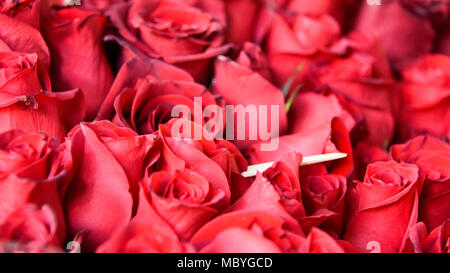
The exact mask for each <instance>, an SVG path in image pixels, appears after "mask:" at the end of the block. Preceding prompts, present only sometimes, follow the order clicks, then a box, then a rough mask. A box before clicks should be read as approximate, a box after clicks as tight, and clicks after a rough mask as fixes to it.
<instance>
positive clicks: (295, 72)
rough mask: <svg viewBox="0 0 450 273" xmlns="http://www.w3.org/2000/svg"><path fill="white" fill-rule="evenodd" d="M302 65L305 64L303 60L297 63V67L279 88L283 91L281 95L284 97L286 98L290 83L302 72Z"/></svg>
mask: <svg viewBox="0 0 450 273" xmlns="http://www.w3.org/2000/svg"><path fill="white" fill-rule="evenodd" d="M304 65H305V63H304V62H303V63H301V64H299V65H298V66H297V68H296V69H295V71H294V73H293V74H292V75H291V76H290V77H289V79H288V80H287V81H286V83H285V84H284V86H283V88H282V89H281V90H282V91H283V96H284V97H285V98H287V95H288V93H289V90H291V86H292V84H294V81H295V79H296V78H297V77H298V75H300V73H301V72H302V70H303V67H304Z"/></svg>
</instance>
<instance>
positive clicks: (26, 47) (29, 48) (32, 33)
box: [0, 14, 50, 68]
mask: <svg viewBox="0 0 450 273" xmlns="http://www.w3.org/2000/svg"><path fill="white" fill-rule="evenodd" d="M21 19H23V18H22V17H21V18H12V17H9V16H8V15H5V14H0V25H1V26H2V28H1V29H0V52H1V51H3V52H4V51H6V52H9V51H18V52H24V53H34V54H37V56H38V57H39V60H40V61H41V62H42V63H43V64H44V66H45V67H46V68H49V66H50V53H49V51H48V47H47V45H46V43H45V41H44V38H42V35H41V33H40V32H39V30H38V29H36V28H34V27H33V26H31V25H29V24H27V23H26V22H22V21H21ZM27 19H29V18H27ZM17 33H20V34H21V35H17ZM22 37H27V39H23V38H22Z"/></svg>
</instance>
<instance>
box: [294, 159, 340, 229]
mask: <svg viewBox="0 0 450 273" xmlns="http://www.w3.org/2000/svg"><path fill="white" fill-rule="evenodd" d="M317 167H319V166H316V167H315V168H317ZM302 169H303V168H302ZM317 169H318V170H320V169H321V170H320V171H308V174H303V176H305V178H303V179H302V181H301V187H302V197H303V198H302V199H303V204H304V207H305V210H306V215H307V217H305V218H303V219H302V220H301V223H302V226H303V227H304V230H305V227H306V229H310V228H311V227H312V226H319V227H320V228H321V229H322V230H324V231H327V232H328V233H329V234H332V235H335V236H336V237H337V236H340V235H341V233H342V230H343V220H344V209H345V207H344V201H345V196H346V193H347V180H346V179H345V177H344V176H342V175H334V174H327V173H326V169H325V168H320V167H319V168H317ZM303 172H305V170H303ZM308 231H309V230H305V232H308Z"/></svg>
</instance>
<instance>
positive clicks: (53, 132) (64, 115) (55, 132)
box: [0, 51, 84, 141]
mask: <svg viewBox="0 0 450 273" xmlns="http://www.w3.org/2000/svg"><path fill="white" fill-rule="evenodd" d="M74 109H76V111H73V110H74ZM83 117H84V105H83V97H82V94H81V92H80V91H79V90H72V91H66V92H52V89H51V85H50V79H49V76H48V74H47V71H46V69H45V67H44V66H43V65H42V63H41V62H40V61H39V60H38V56H37V55H36V54H26V53H18V52H8V51H7V52H0V132H5V131H8V130H11V129H23V130H27V131H41V132H45V133H47V134H48V135H50V136H54V137H56V138H57V139H58V140H60V141H61V140H62V139H64V136H65V134H66V132H67V131H68V130H70V128H72V126H74V125H75V124H77V123H78V122H80V121H81V120H82V119H83Z"/></svg>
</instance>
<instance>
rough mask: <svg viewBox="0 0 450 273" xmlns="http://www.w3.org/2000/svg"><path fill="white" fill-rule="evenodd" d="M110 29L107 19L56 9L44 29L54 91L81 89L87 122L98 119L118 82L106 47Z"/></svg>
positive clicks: (79, 10)
mask: <svg viewBox="0 0 450 273" xmlns="http://www.w3.org/2000/svg"><path fill="white" fill-rule="evenodd" d="M82 2H83V1H82ZM106 26H107V19H106V17H104V16H102V15H100V14H98V13H95V12H90V11H84V10H81V9H76V8H70V9H61V10H52V11H51V13H50V15H49V16H48V18H47V20H46V21H45V24H44V26H43V29H44V30H43V33H44V37H45V39H46V41H47V44H48V46H49V49H50V53H51V54H52V63H51V67H50V75H51V79H52V83H53V85H54V89H56V90H68V89H73V88H80V89H81V91H82V92H83V95H84V97H85V104H86V119H87V120H92V119H94V117H95V115H96V114H97V112H98V110H99V108H100V106H101V103H102V102H103V100H104V98H105V96H106V94H107V92H108V90H109V88H110V86H111V84H112V82H113V79H114V75H113V73H112V70H111V67H110V65H109V62H108V60H107V58H106V53H105V50H104V45H103V36H104V32H105V30H106Z"/></svg>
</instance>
